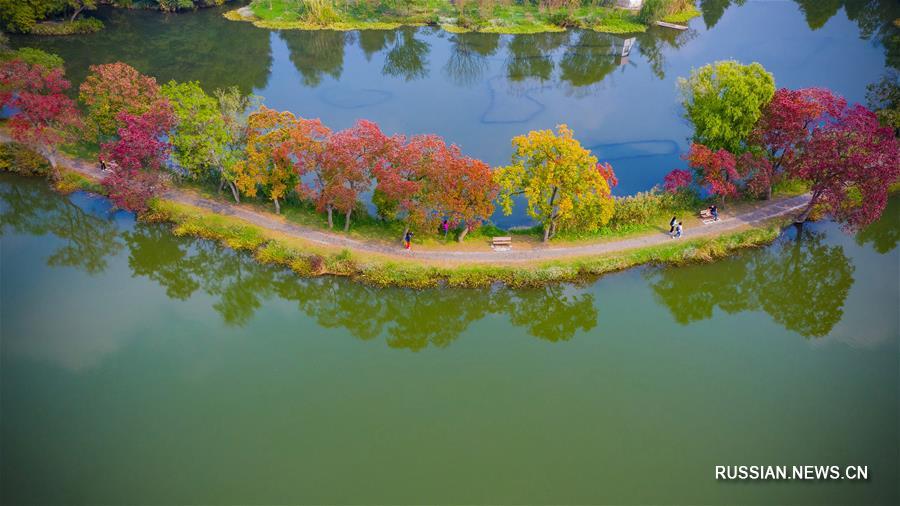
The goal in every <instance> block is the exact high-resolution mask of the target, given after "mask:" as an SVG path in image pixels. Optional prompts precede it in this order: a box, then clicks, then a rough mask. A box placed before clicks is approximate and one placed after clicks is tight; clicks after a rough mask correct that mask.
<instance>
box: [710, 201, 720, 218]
mask: <svg viewBox="0 0 900 506" xmlns="http://www.w3.org/2000/svg"><path fill="white" fill-rule="evenodd" d="M709 213H710V214H711V215H712V217H713V220H715V221H719V208H718V207H717V206H716V205H715V204H713V205H711V206H709Z"/></svg>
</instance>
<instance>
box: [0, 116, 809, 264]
mask: <svg viewBox="0 0 900 506" xmlns="http://www.w3.org/2000/svg"><path fill="white" fill-rule="evenodd" d="M0 139H2V140H3V141H4V142H9V140H10V139H9V138H8V137H7V136H6V135H4V134H0ZM60 163H61V164H62V165H64V166H66V167H68V168H70V169H71V170H74V171H76V172H79V173H81V174H83V175H85V176H88V177H90V178H92V179H96V180H100V179H102V178H103V173H102V172H101V171H100V168H99V167H98V166H97V165H95V164H91V163H88V162H85V161H83V160H75V159H72V158H67V157H61V158H60ZM163 198H165V199H167V200H171V201H174V202H178V203H180V204H185V205H189V206H195V207H198V208H201V209H206V210H209V211H212V212H214V213H217V214H222V215H227V216H234V217H236V218H240V219H242V220H245V221H248V222H250V223H253V224H254V225H257V226H259V227H263V228H267V229H269V230H274V231H277V232H280V233H284V234H287V235H290V236H293V237H298V238H301V239H304V240H307V241H310V242H313V243H316V244H321V245H323V246H329V247H335V248H348V249H350V250H356V251H362V252H370V253H378V254H381V255H388V256H394V257H397V258H398V259H420V260H426V261H438V262H454V263H505V262H532V261H540V260H552V259H556V258H566V257H582V256H594V255H608V254H610V253H617V252H622V251H627V250H632V249H636V248H643V247H647V246H654V245H659V244H663V243H666V242H670V241H683V240H687V239H692V238H700V237H715V236H719V235H723V234H725V233H728V232H734V231H737V230H739V229H741V228H746V227H748V226H752V225H754V224H759V223H762V222H765V221H767V220H771V219H773V218H777V217H780V216H784V215H786V214H788V213H791V212H795V211H798V210H800V209H802V208H803V207H804V206H806V204H807V203H808V202H809V195H799V196H796V197H790V198H786V199H780V200H775V201H772V202H767V203H764V204H763V205H761V206H759V207H757V208H756V209H754V210H752V211H747V212H744V213H741V214H737V215H733V216H727V215H723V216H722V218H721V219H720V220H719V221H717V222H713V223H710V224H706V225H698V226H696V227H694V228H692V229H687V230H685V231H684V234H683V237H682V238H681V239H672V238H671V237H669V235H668V234H666V233H661V232H656V233H650V234H646V235H640V236H635V237H629V238H625V239H620V240H614V241H603V242H595V243H589V244H579V245H567V246H552V245H548V246H537V247H530V248H520V249H516V245H515V244H513V248H512V249H511V250H509V251H493V250H484V251H471V250H465V251H462V250H460V251H448V250H433V249H413V250H409V251H407V250H404V249H403V248H402V247H401V246H400V244H399V243H400V241H399V240H398V244H397V246H393V245H390V244H387V243H384V242H379V241H375V240H359V239H353V238H349V237H346V236H342V235H338V234H335V233H331V232H326V231H322V230H316V229H314V228H310V227H305V226H302V225H298V224H295V223H290V222H289V221H287V220H286V219H284V218H283V217H281V216H278V215H275V214H272V213H266V212H260V211H256V210H254V209H251V208H249V207H248V206H246V205H240V204H233V203H227V202H219V201H215V200H212V199H209V198H207V197H203V196H201V195H198V194H196V193H194V192H191V191H188V190H183V189H179V188H174V189H170V190H168V191H167V192H166V193H165V194H164V195H163Z"/></svg>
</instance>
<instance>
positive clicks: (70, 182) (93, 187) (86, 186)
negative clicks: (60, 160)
mask: <svg viewBox="0 0 900 506" xmlns="http://www.w3.org/2000/svg"><path fill="white" fill-rule="evenodd" d="M60 172H61V174H60V178H59V180H58V181H56V184H54V187H55V188H56V191H58V192H60V193H63V194H69V193H72V192H74V191H79V190H80V191H86V192H92V193H97V194H101V195H103V194H105V193H106V192H105V190H104V188H103V186H101V185H99V184H97V183H95V182H93V181H91V180H90V179H88V178H86V177H84V176H82V175H81V174H79V173H78V172H74V171H71V170H68V169H63V170H61V171H60Z"/></svg>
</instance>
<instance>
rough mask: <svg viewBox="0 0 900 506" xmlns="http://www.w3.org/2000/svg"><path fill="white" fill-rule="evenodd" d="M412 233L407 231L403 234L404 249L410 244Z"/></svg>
mask: <svg viewBox="0 0 900 506" xmlns="http://www.w3.org/2000/svg"><path fill="white" fill-rule="evenodd" d="M412 235H413V233H412V232H409V231H407V232H406V235H405V236H403V242H404V243H405V244H404V245H405V246H406V249H409V247H410V246H411V244H412Z"/></svg>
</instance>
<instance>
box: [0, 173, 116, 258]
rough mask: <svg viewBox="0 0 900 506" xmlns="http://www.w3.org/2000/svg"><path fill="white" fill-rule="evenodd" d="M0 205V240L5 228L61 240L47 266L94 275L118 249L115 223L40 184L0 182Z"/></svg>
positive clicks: (42, 183) (40, 182)
mask: <svg viewBox="0 0 900 506" xmlns="http://www.w3.org/2000/svg"><path fill="white" fill-rule="evenodd" d="M16 181H18V179H17V180H16ZM0 202H2V203H3V206H2V211H0V237H2V234H3V231H4V230H6V229H7V227H9V228H10V229H12V230H14V231H16V232H20V233H27V234H32V235H48V234H52V235H54V236H56V237H58V238H59V239H60V240H62V241H63V243H64V244H63V245H62V246H60V247H59V248H57V249H56V251H55V252H54V253H53V254H52V255H50V257H49V258H48V259H47V264H48V265H51V266H59V267H75V268H78V269H81V270H83V271H85V272H87V273H88V274H98V273H100V272H102V271H103V270H104V269H106V266H107V257H109V256H111V255H115V254H116V253H118V252H119V251H121V249H122V246H123V243H122V240H121V239H120V238H119V230H118V228H117V227H116V224H115V222H113V221H112V220H110V219H107V218H102V217H99V216H97V215H94V214H91V213H87V212H85V211H83V210H82V209H81V208H79V207H78V206H76V205H75V204H74V203H72V201H71V200H69V199H67V198H62V197H59V196H58V195H56V194H54V193H52V192H50V190H49V189H47V188H46V183H45V182H44V181H39V184H34V183H31V184H9V183H7V182H6V181H5V180H3V182H2V183H0Z"/></svg>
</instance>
